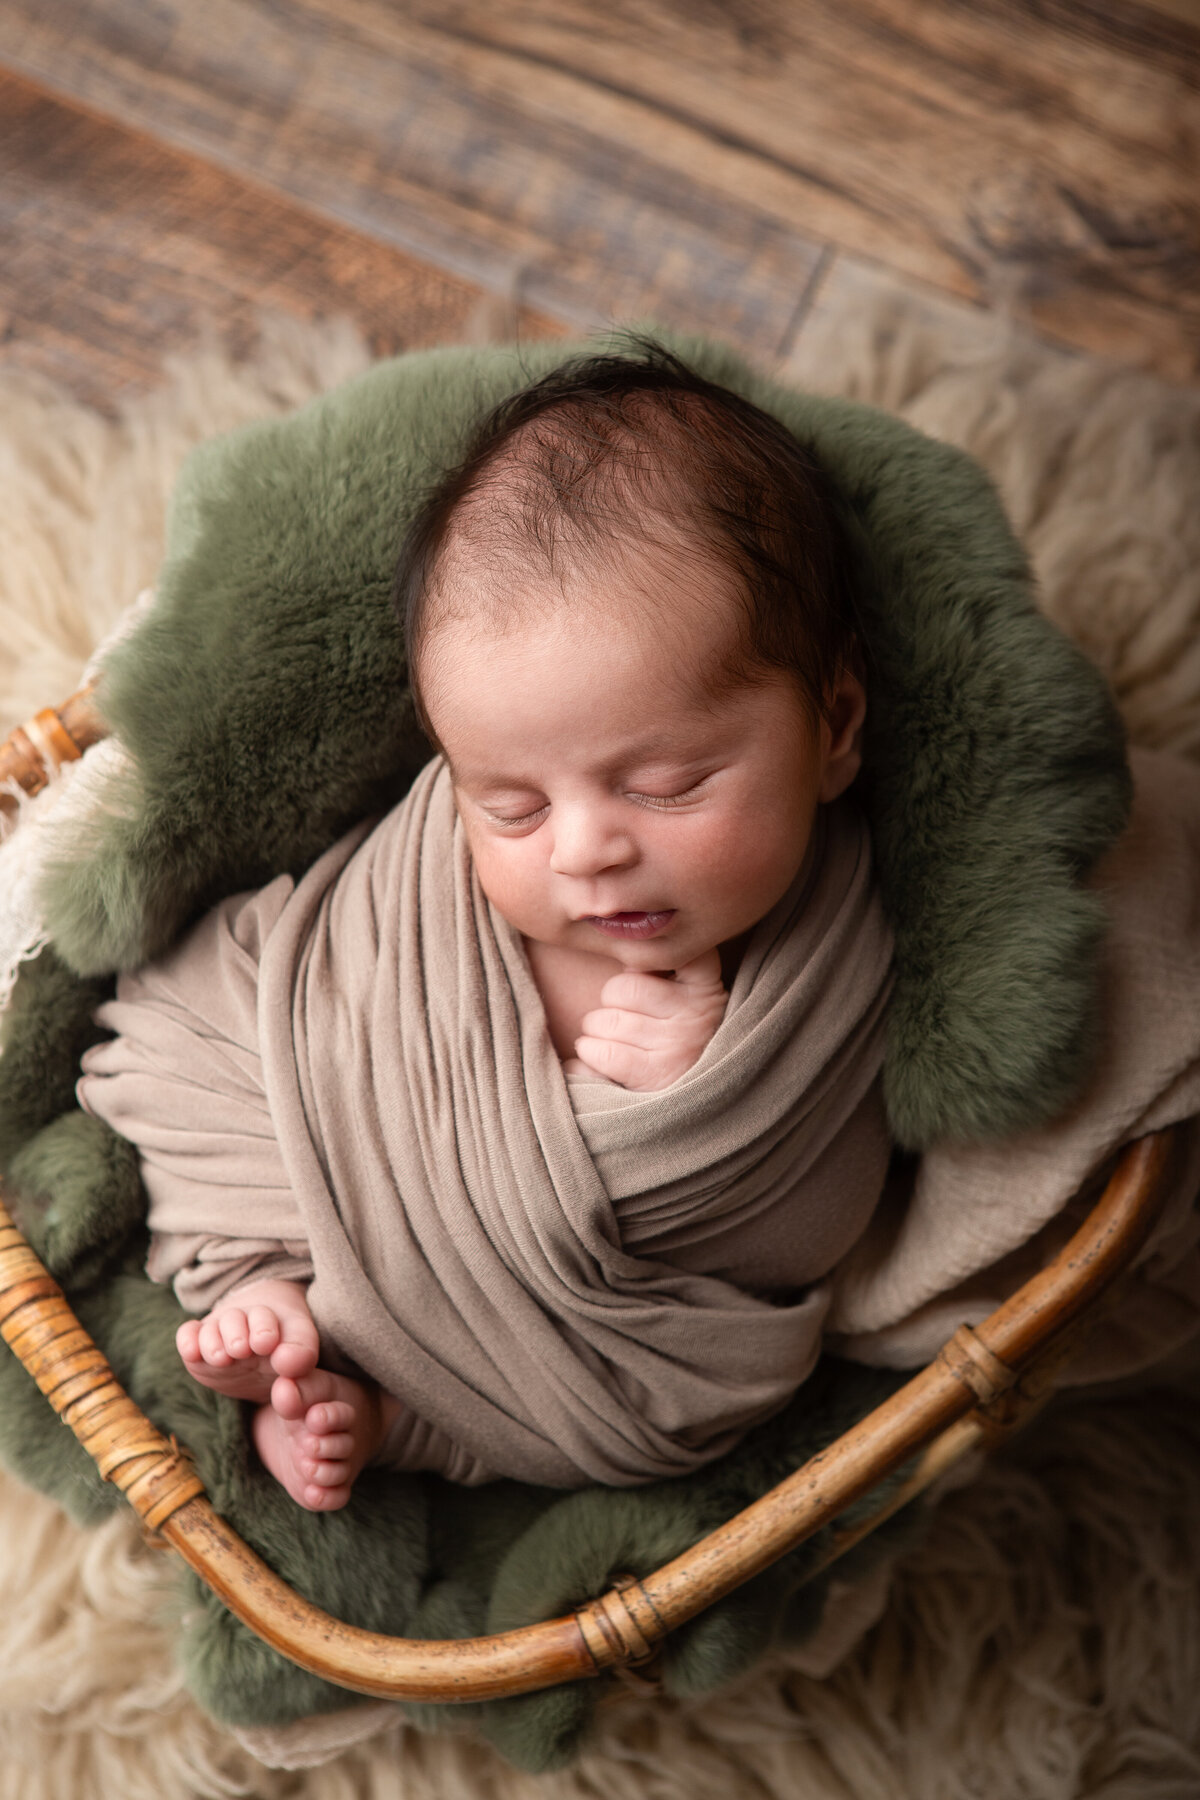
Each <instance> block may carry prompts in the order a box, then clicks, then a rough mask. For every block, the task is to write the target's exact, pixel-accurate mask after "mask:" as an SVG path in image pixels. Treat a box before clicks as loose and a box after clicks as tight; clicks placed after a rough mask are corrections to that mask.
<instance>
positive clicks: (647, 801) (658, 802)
mask: <svg viewBox="0 0 1200 1800" xmlns="http://www.w3.org/2000/svg"><path fill="white" fill-rule="evenodd" d="M705 779H707V777H706V778H705ZM703 786H704V782H703V781H694V782H693V783H692V785H691V787H686V788H682V789H681V790H680V792H679V793H677V794H630V795H629V798H630V799H631V800H634V801H636V802H637V804H638V805H639V806H654V807H659V806H661V807H667V806H682V805H683V803H684V801H685V800H690V799H691V798H692V796H693V794H695V793H696V792H697V791H698V790H699V789H700V788H702V787H703Z"/></svg>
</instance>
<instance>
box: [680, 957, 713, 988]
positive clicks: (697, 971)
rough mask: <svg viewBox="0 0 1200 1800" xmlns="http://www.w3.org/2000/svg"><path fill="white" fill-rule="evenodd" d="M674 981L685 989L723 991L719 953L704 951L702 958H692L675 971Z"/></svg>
mask: <svg viewBox="0 0 1200 1800" xmlns="http://www.w3.org/2000/svg"><path fill="white" fill-rule="evenodd" d="M675 979H676V981H677V982H679V983H680V984H681V985H682V986H683V987H685V988H698V989H706V990H715V989H717V988H721V989H722V991H724V983H723V982H722V980H721V952H720V951H719V950H706V951H705V952H704V954H703V956H695V957H693V958H692V960H691V962H689V963H684V965H683V967H682V968H681V969H676V971H675Z"/></svg>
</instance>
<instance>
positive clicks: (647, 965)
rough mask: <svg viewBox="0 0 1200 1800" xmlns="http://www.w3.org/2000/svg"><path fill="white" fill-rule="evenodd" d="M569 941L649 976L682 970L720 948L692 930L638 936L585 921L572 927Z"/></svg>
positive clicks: (622, 966) (712, 941)
mask: <svg viewBox="0 0 1200 1800" xmlns="http://www.w3.org/2000/svg"><path fill="white" fill-rule="evenodd" d="M571 942H572V945H573V947H574V948H575V949H579V950H589V951H591V953H592V954H593V955H595V956H603V957H605V958H607V959H608V960H609V961H611V962H615V963H619V964H620V966H621V968H623V969H629V970H632V971H633V972H634V973H637V974H652V975H658V974H664V973H667V972H670V971H672V970H675V969H682V968H684V967H685V966H686V965H687V964H688V963H691V962H695V960H696V958H697V957H699V956H704V955H706V954H707V953H708V952H709V951H710V950H715V949H718V948H719V944H718V942H716V941H714V940H713V939H712V937H711V936H709V935H707V934H704V933H697V932H696V931H695V930H690V931H684V930H666V931H662V932H657V933H653V934H647V935H646V936H641V937H639V936H626V935H623V934H620V933H616V932H612V931H603V930H600V929H598V928H597V927H596V926H594V925H585V924H577V925H575V926H573V927H572V931H571Z"/></svg>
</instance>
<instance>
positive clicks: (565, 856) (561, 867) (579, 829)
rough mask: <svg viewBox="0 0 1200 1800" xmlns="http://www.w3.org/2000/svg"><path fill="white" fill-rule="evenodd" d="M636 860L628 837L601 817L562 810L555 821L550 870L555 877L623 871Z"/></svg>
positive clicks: (632, 843) (627, 833) (635, 848)
mask: <svg viewBox="0 0 1200 1800" xmlns="http://www.w3.org/2000/svg"><path fill="white" fill-rule="evenodd" d="M636 857H637V847H636V845H635V844H634V841H633V838H632V836H631V835H630V833H629V832H628V831H626V830H624V829H623V828H622V827H620V826H619V825H617V824H616V823H615V822H614V821H612V820H610V819H605V818H604V817H603V816H602V815H599V814H596V813H588V812H585V811H583V810H582V809H580V810H578V811H575V810H570V811H567V810H564V811H563V812H561V813H560V815H559V817H558V818H557V819H556V820H555V821H554V848H553V850H552V851H551V853H550V867H551V869H552V871H553V872H554V874H555V875H576V876H590V875H600V874H602V873H603V872H604V870H605V869H621V868H626V867H627V866H628V865H629V864H630V863H631V862H634V861H635V860H636Z"/></svg>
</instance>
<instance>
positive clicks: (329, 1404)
mask: <svg viewBox="0 0 1200 1800" xmlns="http://www.w3.org/2000/svg"><path fill="white" fill-rule="evenodd" d="M304 1423H305V1425H306V1427H307V1428H308V1430H309V1431H310V1432H311V1433H312V1435H313V1436H314V1437H322V1436H324V1435H325V1434H326V1433H327V1432H330V1431H349V1430H350V1429H351V1427H352V1426H353V1424H354V1408H353V1406H351V1404H350V1402H349V1401H348V1400H322V1401H320V1402H318V1403H317V1404H316V1405H315V1406H310V1407H309V1409H308V1411H307V1412H306V1413H305V1415H304Z"/></svg>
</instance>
